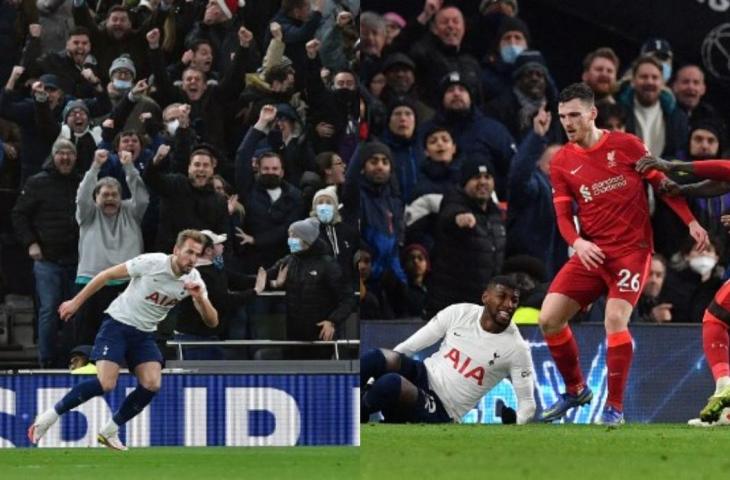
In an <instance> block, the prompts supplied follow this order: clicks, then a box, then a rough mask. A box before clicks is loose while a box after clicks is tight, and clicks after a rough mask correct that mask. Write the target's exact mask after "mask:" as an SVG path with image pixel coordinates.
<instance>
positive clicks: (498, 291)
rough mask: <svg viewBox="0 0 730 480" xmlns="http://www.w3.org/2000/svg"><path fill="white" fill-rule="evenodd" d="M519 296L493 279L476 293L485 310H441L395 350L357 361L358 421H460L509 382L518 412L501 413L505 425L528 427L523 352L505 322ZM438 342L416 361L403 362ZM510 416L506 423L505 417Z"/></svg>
mask: <svg viewBox="0 0 730 480" xmlns="http://www.w3.org/2000/svg"><path fill="white" fill-rule="evenodd" d="M519 299H520V292H519V290H518V289H517V287H516V285H515V283H514V282H513V280H512V279H511V278H510V277H507V276H497V277H494V278H493V279H492V280H491V281H490V282H489V284H488V285H487V288H486V290H485V291H484V293H483V294H482V303H483V304H484V306H479V305H473V304H469V303H460V304H456V305H451V306H450V307H447V308H445V309H443V310H441V311H440V312H439V313H438V314H437V315H436V316H435V317H433V318H432V319H431V321H430V322H428V324H427V325H425V326H424V327H423V328H421V329H420V330H418V331H417V332H416V333H414V334H413V335H412V336H411V337H410V338H408V339H407V340H406V341H404V342H403V343H401V344H400V345H398V346H397V347H395V351H391V350H385V349H373V350H371V351H369V352H368V353H366V354H365V355H364V356H363V357H362V358H361V359H360V388H362V389H363V390H364V387H365V386H366V384H367V382H368V381H369V380H370V378H374V379H375V382H374V383H373V384H372V386H371V387H370V388H369V389H368V390H367V391H366V392H365V393H364V394H363V395H362V398H361V399H360V420H361V422H367V421H368V418H369V417H370V415H371V414H373V413H375V412H381V413H382V414H383V416H384V417H385V421H386V422H389V423H406V422H421V423H443V422H459V421H460V420H461V418H462V417H463V416H464V415H465V414H466V413H467V412H468V411H469V410H471V409H472V408H474V406H475V405H476V403H477V402H478V401H479V400H480V399H481V398H482V397H483V396H484V395H485V394H486V393H487V392H489V391H490V390H491V389H492V388H493V387H494V386H495V385H497V384H498V383H499V382H500V381H502V380H503V379H504V378H507V377H509V378H510V379H511V381H512V385H513V387H514V389H515V392H516V393H517V399H518V407H519V408H518V410H517V414H516V418H515V415H514V411H512V410H511V409H509V410H507V409H506V412H507V414H505V412H504V411H503V415H502V421H503V422H504V423H515V421H516V422H517V423H518V424H523V423H527V422H529V421H530V420H531V419H532V416H533V415H534V413H535V400H534V398H533V379H532V378H533V375H532V371H533V367H532V356H531V355H530V347H529V346H528V345H527V343H526V342H525V341H524V340H523V338H522V335H520V332H519V330H518V329H517V327H516V326H515V324H514V323H512V314H513V313H514V311H515V309H516V308H517V305H518V303H519ZM439 340H441V346H440V348H439V350H438V351H437V352H436V353H434V354H433V355H431V356H430V357H429V358H427V359H426V360H425V361H423V362H421V361H419V360H414V359H412V358H410V355H413V354H415V353H416V352H418V351H420V350H423V349H424V348H427V347H429V346H431V345H433V344H434V343H436V342H437V341H439ZM510 417H511V418H510Z"/></svg>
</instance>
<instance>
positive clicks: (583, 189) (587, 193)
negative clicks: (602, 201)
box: [578, 185, 593, 203]
mask: <svg viewBox="0 0 730 480" xmlns="http://www.w3.org/2000/svg"><path fill="white" fill-rule="evenodd" d="M578 191H579V192H580V194H581V195H582V196H583V201H584V202H586V203H588V202H590V201H592V200H593V195H591V190H590V189H589V188H588V187H587V186H586V185H581V186H580V188H579V189H578Z"/></svg>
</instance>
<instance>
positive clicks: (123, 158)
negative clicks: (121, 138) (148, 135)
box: [119, 150, 132, 165]
mask: <svg viewBox="0 0 730 480" xmlns="http://www.w3.org/2000/svg"><path fill="white" fill-rule="evenodd" d="M119 162H120V163H121V164H122V165H129V164H130V163H132V152H128V151H126V150H122V151H120V152H119Z"/></svg>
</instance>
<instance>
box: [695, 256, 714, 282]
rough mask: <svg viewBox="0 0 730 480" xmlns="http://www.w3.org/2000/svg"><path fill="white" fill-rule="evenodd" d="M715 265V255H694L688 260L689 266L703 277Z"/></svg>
mask: <svg viewBox="0 0 730 480" xmlns="http://www.w3.org/2000/svg"><path fill="white" fill-rule="evenodd" d="M715 265H717V260H716V259H715V257H711V256H709V255H701V256H699V257H694V258H692V259H691V260H690V261H689V268H691V269H692V270H694V271H695V272H697V273H698V274H700V275H702V276H703V277H704V276H705V275H707V274H708V273H710V272H711V271H712V269H713V268H715Z"/></svg>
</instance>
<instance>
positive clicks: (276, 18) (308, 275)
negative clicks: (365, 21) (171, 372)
mask: <svg viewBox="0 0 730 480" xmlns="http://www.w3.org/2000/svg"><path fill="white" fill-rule="evenodd" d="M358 18H359V2H358V1H354V0H337V1H335V0H280V1H267V2H251V1H249V2H244V1H243V0H209V1H207V2H206V1H202V0H142V1H140V2H136V1H132V2H127V1H124V2H120V1H107V0H39V1H37V2H36V0H0V45H2V47H3V53H2V59H0V82H1V83H2V85H3V88H2V89H1V90H0V188H2V199H3V200H2V202H0V208H1V209H2V211H1V212H0V217H1V218H3V222H2V225H1V226H2V237H0V238H2V250H3V255H2V258H3V265H2V282H1V284H0V285H1V287H2V294H6V293H8V292H14V291H18V290H22V289H23V287H22V282H21V281H20V279H22V278H32V279H33V283H32V284H31V286H30V288H29V289H28V290H29V291H28V292H27V293H31V292H32V293H33V296H34V299H35V305H36V317H37V328H36V330H37V338H38V341H37V345H38V351H39V358H38V361H39V363H40V365H41V366H42V367H64V366H66V365H68V361H69V353H71V351H72V350H75V349H74V348H73V347H75V346H77V345H89V344H92V343H93V341H94V336H95V335H96V332H97V330H98V328H99V324H100V321H101V318H102V315H103V312H104V310H105V309H106V308H107V306H108V305H109V303H110V302H111V301H112V300H113V299H114V298H115V297H116V295H118V293H119V292H120V291H122V290H123V289H124V288H125V286H126V282H125V281H122V282H119V283H116V282H115V283H110V284H108V285H106V286H105V287H104V288H103V289H102V290H100V291H99V292H98V293H97V294H96V295H94V298H92V299H90V301H89V302H87V303H86V305H84V308H83V310H82V311H81V312H79V314H78V315H76V316H75V317H74V318H73V319H72V320H71V321H70V322H69V323H68V324H65V323H64V322H62V321H61V320H60V319H59V316H58V306H59V304H60V303H61V302H62V301H64V300H66V299H68V298H70V297H71V296H72V295H73V294H74V293H75V292H77V291H78V290H79V289H80V288H81V287H83V285H85V284H86V283H88V282H89V281H90V280H91V278H93V277H94V275H96V274H97V273H99V272H101V271H102V270H104V269H106V268H109V267H111V266H114V265H116V264H118V263H122V262H125V261H127V260H129V259H131V258H133V257H135V256H137V255H140V254H143V253H147V252H166V253H172V247H173V243H174V240H175V238H176V236H177V233H178V232H179V231H181V230H183V229H188V228H194V229H198V230H201V231H203V232H204V234H205V235H206V238H207V239H208V243H207V244H206V246H205V248H204V251H203V254H202V255H201V256H200V258H199V259H198V262H197V268H198V269H199V271H200V272H201V275H202V276H203V278H204V280H205V282H206V284H207V288H208V293H209V297H210V298H211V300H212V302H213V304H214V306H215V307H216V308H217V309H218V311H219V317H220V318H221V320H222V321H221V322H220V325H219V326H218V327H216V328H215V329H210V328H207V327H206V326H205V325H204V324H203V322H202V320H201V319H200V317H199V315H198V314H197V312H196V310H195V309H194V308H193V306H192V304H191V303H190V302H187V301H184V302H181V303H180V304H179V305H177V306H176V307H175V308H174V309H173V310H172V313H171V314H170V315H169V316H168V317H167V318H166V319H165V320H164V322H163V323H162V324H161V325H160V328H159V337H160V344H161V345H163V346H164V342H165V341H166V340H168V339H170V338H178V339H204V340H215V339H260V338H262V334H260V333H259V332H258V331H257V328H256V326H257V324H258V323H257V322H256V321H255V319H256V318H257V317H258V318H265V317H261V316H262V315H267V314H281V315H284V316H285V317H286V321H285V324H286V335H285V336H284V338H282V339H287V340H304V341H311V340H333V339H337V338H345V337H346V334H345V332H346V331H348V330H349V332H350V338H353V336H352V335H353V333H352V332H356V331H357V327H356V326H355V328H352V324H353V322H357V318H356V310H357V308H356V307H357V297H356V295H355V291H356V289H357V276H356V275H355V263H354V258H355V253H356V251H357V248H358V236H357V227H358V225H357V211H358V206H357V203H356V202H357V197H356V196H355V197H352V196H349V197H348V195H347V186H346V185H345V165H346V164H347V163H348V162H350V159H351V158H352V156H353V154H354V152H355V150H356V148H357V143H358V133H359V128H358V127H359V125H358V117H359V111H358V75H357V73H356V72H357V65H356V57H357V55H356V43H357V39H358V26H357V22H358ZM353 202H355V203H353ZM6 219H7V220H6ZM13 256H14V257H18V256H19V257H21V259H22V258H24V257H27V259H28V260H26V261H22V260H20V261H19V260H18V259H17V258H14V259H10V258H9V257H13ZM31 272H32V275H31ZM265 290H281V291H283V292H285V299H283V298H282V297H281V296H278V297H277V296H270V295H262V293H264V291H265ZM259 323H260V322H259ZM355 324H356V323H355ZM267 338H268V337H267ZM333 351H334V350H333V349H332V348H327V349H308V348H302V349H296V350H294V349H290V350H284V351H283V356H285V357H287V358H304V357H307V358H330V357H331V356H332V352H333ZM274 353H276V352H274ZM254 354H255V352H252V351H249V352H244V353H240V352H239V353H229V352H223V351H221V350H220V349H218V348H216V347H210V348H201V349H197V350H195V349H193V350H191V351H190V352H188V357H194V358H204V359H219V358H224V357H227V356H229V355H230V356H231V357H232V358H241V357H240V356H241V355H244V356H247V355H254ZM269 355H271V352H269ZM275 356H276V355H274V358H275ZM269 358H272V357H271V356H270V357H269Z"/></svg>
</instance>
